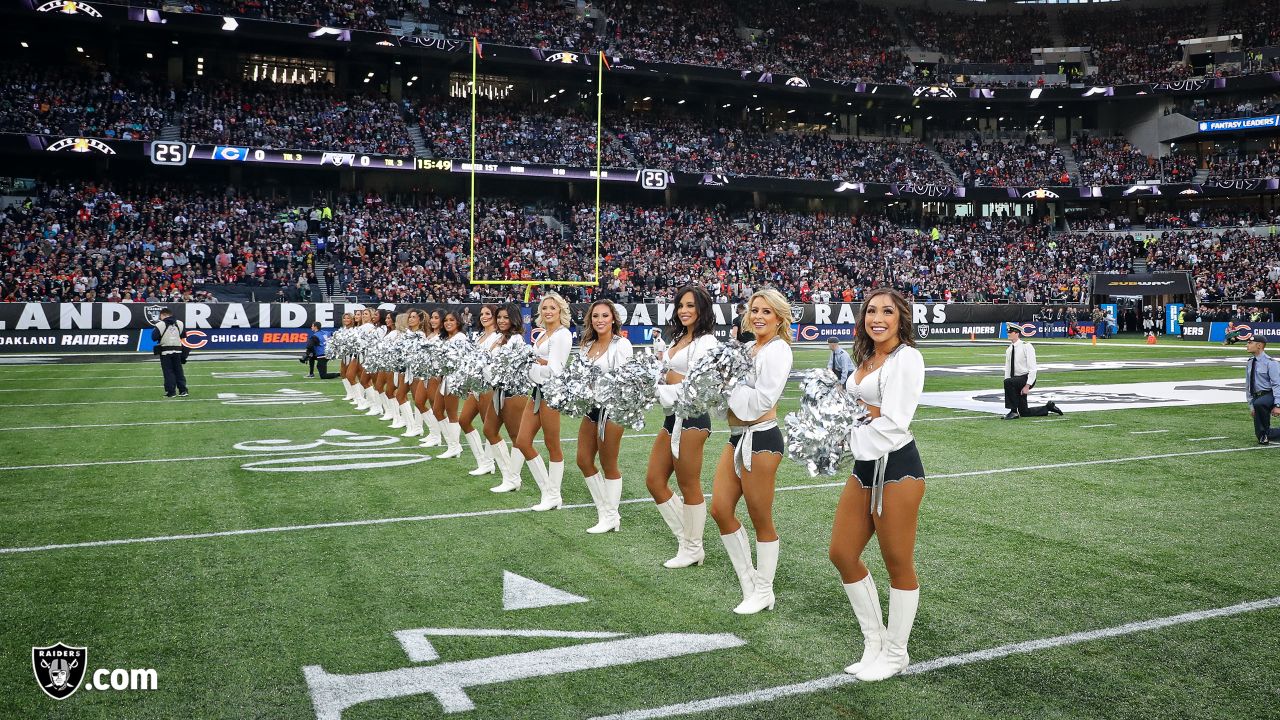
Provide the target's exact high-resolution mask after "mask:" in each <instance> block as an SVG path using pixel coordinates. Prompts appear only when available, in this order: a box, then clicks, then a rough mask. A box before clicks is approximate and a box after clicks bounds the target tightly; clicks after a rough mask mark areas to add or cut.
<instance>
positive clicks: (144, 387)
mask: <svg viewBox="0 0 1280 720" xmlns="http://www.w3.org/2000/svg"><path fill="white" fill-rule="evenodd" d="M287 377H291V376H286V378H276V379H275V381H274V382H256V383H217V384H214V385H193V384H191V383H187V388H188V389H190V390H201V389H221V388H232V387H279V386H280V380H283V379H287ZM77 379H78V378H77ZM290 382H292V383H296V384H298V385H316V384H318V383H322V382H323V383H327V382H329V381H328V380H315V379H307V378H304V377H293V380H291V381H290ZM163 389H164V388H163V387H162V386H160V385H159V384H158V383H152V384H150V385H95V386H93V387H73V388H69V387H51V388H7V389H0V393H15V392H88V391H90V390H163Z"/></svg>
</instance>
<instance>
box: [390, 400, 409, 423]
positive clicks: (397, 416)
mask: <svg viewBox="0 0 1280 720" xmlns="http://www.w3.org/2000/svg"><path fill="white" fill-rule="evenodd" d="M387 404H388V405H389V406H390V408H391V429H392V430H399V429H400V428H407V427H409V422H408V421H407V420H405V418H404V403H398V402H396V400H395V398H391V402H389V403H387Z"/></svg>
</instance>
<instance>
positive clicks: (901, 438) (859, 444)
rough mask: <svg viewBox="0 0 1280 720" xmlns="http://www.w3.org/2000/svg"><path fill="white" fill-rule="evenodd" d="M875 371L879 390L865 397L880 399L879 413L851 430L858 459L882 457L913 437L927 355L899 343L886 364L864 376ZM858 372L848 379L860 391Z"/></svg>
mask: <svg viewBox="0 0 1280 720" xmlns="http://www.w3.org/2000/svg"><path fill="white" fill-rule="evenodd" d="M872 375H879V378H878V379H877V380H878V381H877V383H876V392H869V393H866V394H865V396H864V399H865V400H879V404H878V407H879V408H880V417H878V418H876V419H874V420H872V421H871V422H870V423H867V424H865V425H857V426H854V428H853V429H852V430H851V431H850V432H849V450H850V451H851V452H852V453H853V458H854V459H855V460H879V459H880V458H882V457H884V456H885V455H888V454H889V453H891V452H893V451H894V450H898V449H900V448H902V447H905V446H906V445H907V444H908V443H910V442H911V441H912V440H913V439H914V438H913V436H912V435H911V420H912V419H913V418H914V417H915V415H916V407H917V406H918V405H919V404H920V393H922V392H924V356H923V355H921V354H920V351H919V350H917V349H915V348H913V347H911V346H909V345H899V346H898V349H897V350H894V351H893V353H891V354H890V355H889V357H888V358H887V359H886V360H885V361H884V365H882V366H880V368H878V369H877V370H876V371H875V372H874V373H872V374H871V375H868V376H867V377H866V378H863V379H864V380H867V379H871V376H872ZM855 376H856V373H855V374H854V375H850V376H849V379H848V380H847V381H846V382H845V388H846V389H847V390H849V391H850V392H857V385H858V383H857V382H856V381H855V380H854V377H855ZM877 395H878V396H877ZM868 404H875V403H868Z"/></svg>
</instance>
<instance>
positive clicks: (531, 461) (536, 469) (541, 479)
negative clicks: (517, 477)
mask: <svg viewBox="0 0 1280 720" xmlns="http://www.w3.org/2000/svg"><path fill="white" fill-rule="evenodd" d="M524 462H525V464H526V465H528V466H529V474H530V475H532V476H533V482H534V484H536V485H537V486H538V491H539V493H540V494H541V496H540V498H539V499H538V504H537V505H534V506H533V509H534V510H535V511H537V512H542V511H543V510H550V509H551V508H549V507H545V508H544V507H542V504H543V503H544V502H546V500H547V485H548V484H549V483H550V482H551V478H549V477H547V464H546V462H544V461H543V459H542V456H541V455H534V456H533V457H532V458H527V459H525V461H524Z"/></svg>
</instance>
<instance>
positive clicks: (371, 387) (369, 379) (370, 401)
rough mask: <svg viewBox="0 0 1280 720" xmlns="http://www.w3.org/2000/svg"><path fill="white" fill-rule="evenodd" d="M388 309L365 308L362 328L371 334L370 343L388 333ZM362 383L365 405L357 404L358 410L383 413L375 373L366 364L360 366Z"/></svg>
mask: <svg viewBox="0 0 1280 720" xmlns="http://www.w3.org/2000/svg"><path fill="white" fill-rule="evenodd" d="M386 317H387V311H386V310H377V311H374V310H369V309H366V310H365V319H366V320H367V322H366V323H365V324H364V325H363V326H362V327H361V328H360V329H361V330H362V331H363V332H365V333H367V334H368V335H370V336H371V337H370V339H369V340H367V341H366V342H367V343H368V344H370V345H372V344H374V343H377V342H379V341H381V340H382V336H383V335H385V334H386V333H387V328H386ZM360 384H361V385H362V386H364V407H363V408H362V407H360V406H359V405H356V409H357V410H365V411H366V412H365V415H381V414H382V408H381V407H379V401H378V388H377V383H376V382H375V375H374V373H371V372H369V371H368V370H367V369H365V367H364V364H363V363H361V366H360Z"/></svg>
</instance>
